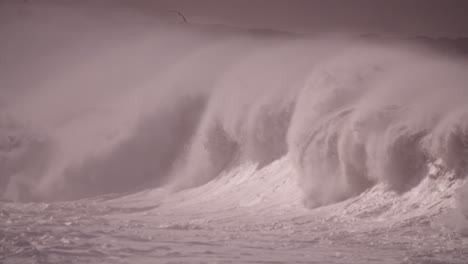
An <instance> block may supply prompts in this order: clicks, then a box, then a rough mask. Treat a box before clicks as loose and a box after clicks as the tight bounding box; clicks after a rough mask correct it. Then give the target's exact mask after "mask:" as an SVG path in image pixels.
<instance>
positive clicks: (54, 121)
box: [0, 18, 468, 207]
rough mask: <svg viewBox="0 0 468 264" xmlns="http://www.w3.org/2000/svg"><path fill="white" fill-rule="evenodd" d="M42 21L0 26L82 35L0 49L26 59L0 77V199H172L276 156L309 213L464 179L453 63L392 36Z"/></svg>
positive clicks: (459, 80)
mask: <svg viewBox="0 0 468 264" xmlns="http://www.w3.org/2000/svg"><path fill="white" fill-rule="evenodd" d="M54 19H58V18H50V21H49V20H46V21H43V20H41V23H37V21H33V22H34V23H33V22H31V23H30V24H28V28H30V29H31V31H30V32H29V31H28V32H23V33H22V34H23V35H22V34H19V35H14V34H11V32H13V31H14V29H15V24H14V23H13V25H12V26H11V28H8V27H6V26H5V28H3V30H5V32H6V33H7V34H8V33H10V35H8V36H9V37H10V39H11V40H12V43H13V42H14V41H21V40H22V39H21V38H27V37H28V36H30V35H31V34H33V33H38V32H41V36H36V37H38V38H39V39H42V40H44V42H48V41H51V37H54V38H56V39H60V37H66V36H69V35H70V32H71V31H72V30H73V31H74V32H79V33H80V34H81V35H82V37H81V39H80V40H79V41H72V40H70V41H68V42H67V41H63V42H60V43H58V42H57V43H55V42H54V43H52V45H44V46H43V47H42V46H41V47H39V48H38V47H37V46H28V45H26V47H25V49H28V48H29V53H27V52H26V53H25V52H24V50H18V49H15V48H14V47H9V46H6V45H4V46H2V47H1V48H2V49H9V52H10V54H20V53H21V54H25V55H23V57H25V56H29V57H30V56H31V54H33V55H35V56H37V57H38V59H37V60H36V61H34V62H33V63H32V66H31V65H30V66H28V67H31V68H30V69H28V70H29V71H31V72H33V73H34V74H30V76H29V78H24V75H25V73H24V71H23V69H24V68H23V67H26V65H29V63H26V62H27V61H29V60H28V59H27V58H23V57H21V56H20V57H19V58H18V59H13V57H14V56H12V59H11V62H12V64H11V67H10V69H11V70H10V73H9V74H6V73H2V75H1V76H0V77H1V78H0V79H1V80H2V83H0V85H1V87H2V90H3V94H2V97H1V99H2V100H1V101H0V109H1V111H2V116H1V119H0V133H1V138H0V140H1V141H0V151H1V152H0V155H1V163H2V164H1V167H0V170H1V173H0V191H1V192H2V194H3V196H4V197H6V198H9V199H13V200H66V199H79V198H83V197H89V196H94V195H100V194H105V193H128V192H136V191H139V190H143V189H147V188H157V187H161V186H166V187H167V188H168V189H171V190H174V191H177V190H180V189H186V188H191V187H196V186H199V185H202V184H205V183H207V182H209V181H210V180H212V179H214V178H216V177H218V176H219V175H220V174H221V173H222V172H223V171H225V170H228V169H230V168H233V167H236V166H240V165H242V164H243V163H255V164H257V167H258V168H262V167H264V166H266V165H268V164H270V163H272V162H274V161H276V160H278V159H280V158H284V159H286V160H287V162H289V163H290V164H291V165H292V166H293V168H294V170H295V177H296V180H297V182H298V185H299V186H300V188H301V189H302V191H303V196H304V200H305V202H306V203H307V204H308V205H309V206H313V207H315V206H320V205H324V204H329V203H334V202H337V201H340V200H343V199H346V198H349V197H351V196H354V195H357V194H359V193H361V192H363V191H365V190H366V189H368V188H370V187H372V186H373V185H375V184H378V183H383V184H384V185H385V186H387V188H389V189H390V190H393V191H395V192H398V193H402V192H406V191H408V190H410V189H412V188H413V187H415V186H417V185H418V184H419V183H420V182H421V181H422V180H423V179H424V178H425V177H427V175H428V168H429V164H431V163H434V162H438V164H443V165H442V166H444V167H445V168H447V169H449V170H452V171H454V172H455V174H456V175H457V176H459V177H462V176H463V175H464V174H465V172H464V168H466V166H467V162H468V152H467V151H466V149H467V148H468V145H467V144H468V143H467V141H468V111H467V110H468V109H467V107H466V101H467V100H468V87H467V84H468V74H467V73H468V64H467V62H466V61H465V60H464V59H461V58H460V57H454V56H450V55H448V54H445V53H444V54H443V53H442V52H439V51H437V50H433V49H430V48H427V47H423V46H422V45H414V44H408V43H406V44H403V43H399V42H398V41H395V40H392V41H388V43H385V42H386V41H369V40H367V39H365V38H341V37H331V36H328V37H326V36H322V37H312V36H310V37H299V36H292V35H289V34H283V33H274V32H258V31H247V32H244V31H241V30H235V29H222V28H218V27H208V26H207V27H201V26H193V25H185V26H178V25H159V24H158V25H151V27H148V26H147V25H146V24H144V23H142V22H141V21H132V22H131V23H129V21H120V22H119V21H116V22H115V24H113V25H107V24H104V25H100V26H99V27H94V28H93V30H89V29H86V28H85V27H83V25H81V24H80V23H78V22H76V21H70V20H72V18H67V19H68V20H67V21H68V22H69V24H59V25H57V24H55V23H52V22H53V21H54ZM60 19H63V18H60ZM94 22H96V23H97V21H94ZM24 23H26V22H24ZM89 23H93V21H92V20H91V22H89ZM119 23H122V25H120V24H119ZM52 24H53V26H51V25H52ZM129 24H130V25H131V26H129ZM123 25H125V26H123ZM45 28H47V29H48V31H47V30H45ZM44 32H45V33H44ZM105 35H110V36H111V37H108V38H106V37H105ZM15 38H16V39H15ZM23 48H24V47H23ZM45 52H48V53H50V54H52V55H50V56H40V55H41V54H43V53H45ZM13 62H14V63H13Z"/></svg>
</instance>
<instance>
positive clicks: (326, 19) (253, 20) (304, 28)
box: [121, 0, 468, 37]
mask: <svg viewBox="0 0 468 264" xmlns="http://www.w3.org/2000/svg"><path fill="white" fill-rule="evenodd" d="M121 1H123V2H126V3H127V5H130V6H135V7H139V8H142V9H146V10H153V11H163V10H165V9H178V10H180V11H182V12H183V13H184V15H185V16H186V17H187V18H188V19H189V20H190V21H192V22H200V23H210V24H211V23H216V24H229V25H235V26H242V27H260V28H271V29H279V30H288V31H299V32H323V31H325V32H328V31H340V32H341V31H346V32H348V31H351V32H361V33H389V34H404V35H414V34H417V35H429V36H452V37H457V36H468V0H282V1H278V0H230V1H229V0H159V1H149V0H148V1H145V0H137V1H135V0H133V1H130V0H128V1H127V0H121Z"/></svg>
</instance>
